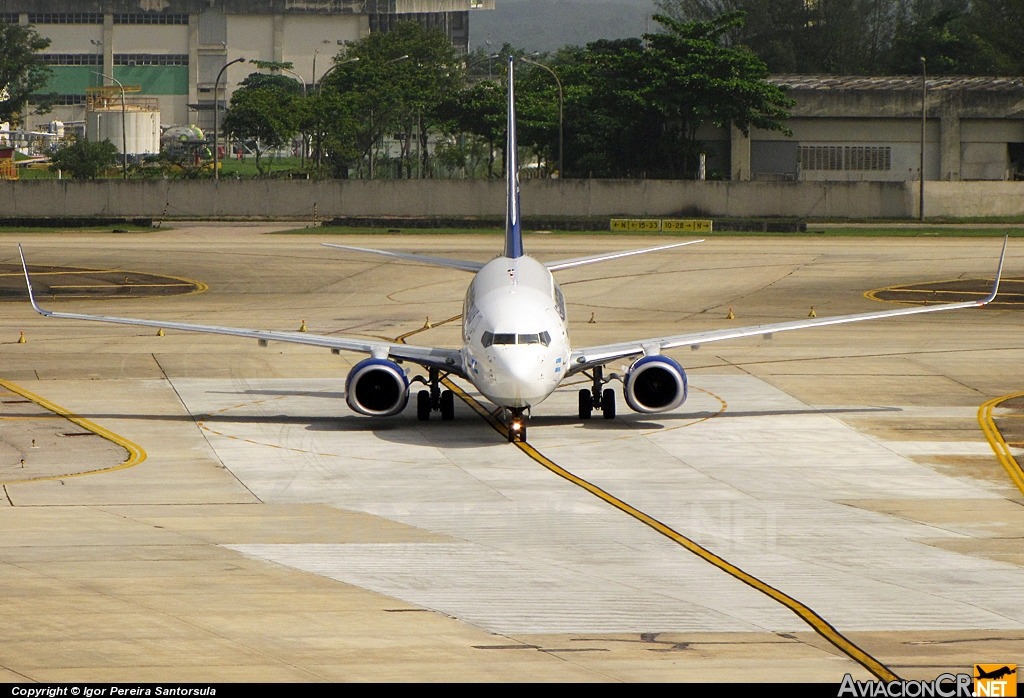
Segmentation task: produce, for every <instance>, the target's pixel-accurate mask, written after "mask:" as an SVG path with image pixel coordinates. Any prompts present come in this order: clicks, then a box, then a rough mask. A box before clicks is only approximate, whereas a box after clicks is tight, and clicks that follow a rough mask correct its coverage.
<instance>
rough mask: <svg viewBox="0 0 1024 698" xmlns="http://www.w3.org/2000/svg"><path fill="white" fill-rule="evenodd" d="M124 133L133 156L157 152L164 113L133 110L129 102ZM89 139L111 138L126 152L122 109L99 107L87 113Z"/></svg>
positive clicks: (96, 140)
mask: <svg viewBox="0 0 1024 698" xmlns="http://www.w3.org/2000/svg"><path fill="white" fill-rule="evenodd" d="M123 117H124V122H123V123H124V125H125V128H124V135H125V136H126V137H127V150H128V154H129V155H154V154H156V153H159V152H160V112H159V111H154V110H139V109H132V106H131V105H129V106H128V109H127V110H126V111H125V113H124V115H123ZM86 118H87V119H88V122H87V133H88V134H89V140H90V141H93V142H100V141H104V140H109V141H110V142H111V143H113V144H114V145H115V146H116V147H117V152H119V153H120V152H122V143H124V141H123V140H122V137H121V123H122V114H121V108H120V106H118V107H117V108H115V109H96V110H91V111H88V112H86Z"/></svg>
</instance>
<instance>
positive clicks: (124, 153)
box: [93, 70, 128, 179]
mask: <svg viewBox="0 0 1024 698" xmlns="http://www.w3.org/2000/svg"><path fill="white" fill-rule="evenodd" d="M93 73H94V74H95V75H99V76H100V77H101V78H104V79H106V80H113V81H114V82H116V83H117V86H118V87H120V88H121V172H122V174H123V175H124V178H125V179H128V126H127V124H128V108H127V107H126V106H125V103H124V85H122V84H121V81H120V80H118V79H117V78H113V77H110V76H109V75H105V74H103V73H97V72H96V71H95V70H94V71H93Z"/></svg>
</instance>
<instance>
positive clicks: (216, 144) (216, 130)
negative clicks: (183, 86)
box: [213, 58, 245, 179]
mask: <svg viewBox="0 0 1024 698" xmlns="http://www.w3.org/2000/svg"><path fill="white" fill-rule="evenodd" d="M244 61H245V58H236V59H235V60H233V61H231V62H230V63H225V64H224V67H223V68H221V69H220V72H219V73H217V79H216V80H215V81H214V83H213V178H214V179H220V170H219V169H218V168H217V161H218V160H219V159H220V157H219V156H220V152H219V151H220V139H219V138H218V135H219V134H220V79H221V78H222V77H223V76H224V71H226V70H227V69H228V66H229V65H234V64H235V63H243V62H244Z"/></svg>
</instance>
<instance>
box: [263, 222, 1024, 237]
mask: <svg viewBox="0 0 1024 698" xmlns="http://www.w3.org/2000/svg"><path fill="white" fill-rule="evenodd" d="M392 230H397V231H398V232H399V233H401V234H403V235H501V234H502V233H503V232H504V230H503V229H501V228H398V227H395V228H355V227H352V228H349V227H322V228H296V229H294V230H282V231H279V232H275V233H268V234H269V235H387V234H388V232H389V231H392ZM523 232H524V234H525V235H527V236H530V235H577V236H579V235H615V236H626V237H677V238H692V237H698V235H696V234H694V233H684V232H674V231H673V232H621V231H615V232H612V231H610V230H584V231H579V230H552V231H550V232H545V233H537V232H534V231H523ZM392 234H394V233H392ZM1004 235H1010V236H1011V237H1024V225H1022V226H1020V227H1016V228H963V227H955V226H928V227H924V228H905V227H897V226H885V225H880V226H877V227H875V226H870V227H868V226H865V227H860V226H858V227H850V228H845V227H834V228H833V227H829V228H822V227H820V226H815V225H813V224H809V225H808V226H807V232H806V233H764V232H734V231H725V232H712V233H710V234H703V235H700V236H699V237H1003V236H1004Z"/></svg>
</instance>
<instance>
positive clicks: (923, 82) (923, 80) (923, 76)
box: [918, 56, 928, 222]
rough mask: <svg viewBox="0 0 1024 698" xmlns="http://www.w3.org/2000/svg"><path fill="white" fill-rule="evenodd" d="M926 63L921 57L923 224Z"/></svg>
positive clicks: (922, 205) (921, 198) (926, 110)
mask: <svg viewBox="0 0 1024 698" xmlns="http://www.w3.org/2000/svg"><path fill="white" fill-rule="evenodd" d="M925 62H926V61H925V58H924V56H921V192H920V195H919V196H918V198H919V199H920V204H921V210H920V212H919V215H918V220H920V221H922V222H923V221H924V138H925V126H927V124H928V72H927V70H926V66H925Z"/></svg>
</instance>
